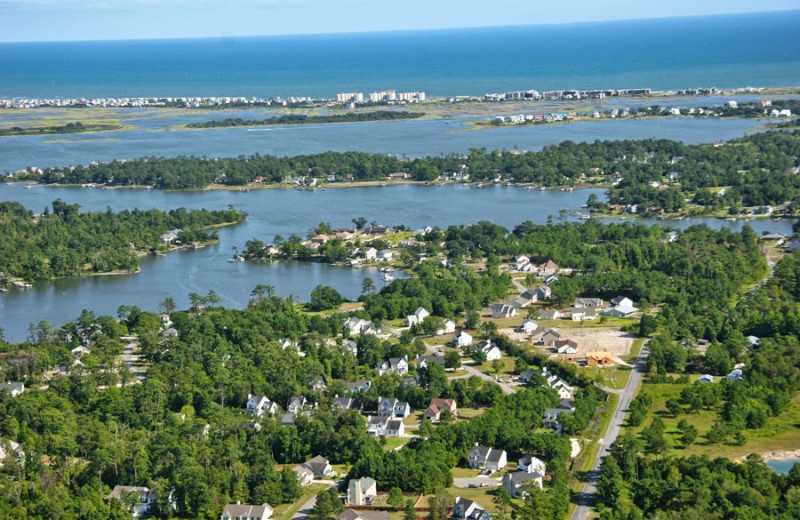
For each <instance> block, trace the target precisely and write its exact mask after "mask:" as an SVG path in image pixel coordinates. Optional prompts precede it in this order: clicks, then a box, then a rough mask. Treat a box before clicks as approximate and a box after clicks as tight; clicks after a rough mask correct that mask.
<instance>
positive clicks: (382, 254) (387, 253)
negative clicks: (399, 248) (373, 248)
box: [377, 249, 394, 262]
mask: <svg viewBox="0 0 800 520" xmlns="http://www.w3.org/2000/svg"><path fill="white" fill-rule="evenodd" d="M393 256H394V251H392V250H391V249H381V250H380V251H378V258H377V260H378V262H391V261H392V257H393Z"/></svg>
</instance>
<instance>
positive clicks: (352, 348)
mask: <svg viewBox="0 0 800 520" xmlns="http://www.w3.org/2000/svg"><path fill="white" fill-rule="evenodd" d="M342 348H343V349H344V350H345V351H347V352H349V353H351V354H353V355H354V356H356V357H357V356H358V343H356V342H355V341H353V340H352V339H347V340H345V341H343V342H342Z"/></svg>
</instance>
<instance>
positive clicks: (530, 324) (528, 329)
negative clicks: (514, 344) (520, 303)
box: [519, 319, 539, 334]
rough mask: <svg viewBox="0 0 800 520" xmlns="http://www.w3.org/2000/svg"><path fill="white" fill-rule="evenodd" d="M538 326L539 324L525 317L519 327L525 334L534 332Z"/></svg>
mask: <svg viewBox="0 0 800 520" xmlns="http://www.w3.org/2000/svg"><path fill="white" fill-rule="evenodd" d="M538 328H539V324H538V323H536V322H535V321H533V320H530V319H527V320H525V321H523V322H522V326H521V327H520V328H519V329H520V332H524V333H525V334H533V333H534V332H536V329H538Z"/></svg>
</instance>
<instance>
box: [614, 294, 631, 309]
mask: <svg viewBox="0 0 800 520" xmlns="http://www.w3.org/2000/svg"><path fill="white" fill-rule="evenodd" d="M611 305H613V306H615V307H616V306H617V305H622V306H623V307H633V300H631V299H630V298H628V297H626V296H615V297H614V298H611Z"/></svg>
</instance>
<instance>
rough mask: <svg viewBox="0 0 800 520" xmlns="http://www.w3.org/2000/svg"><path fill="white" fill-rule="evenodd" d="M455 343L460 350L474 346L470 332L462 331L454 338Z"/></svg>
mask: <svg viewBox="0 0 800 520" xmlns="http://www.w3.org/2000/svg"><path fill="white" fill-rule="evenodd" d="M453 341H455V343H456V347H458V348H464V347H469V346H471V345H472V336H471V335H470V334H469V333H468V332H466V331H464V330H461V331H458V332H456V334H455V336H453Z"/></svg>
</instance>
